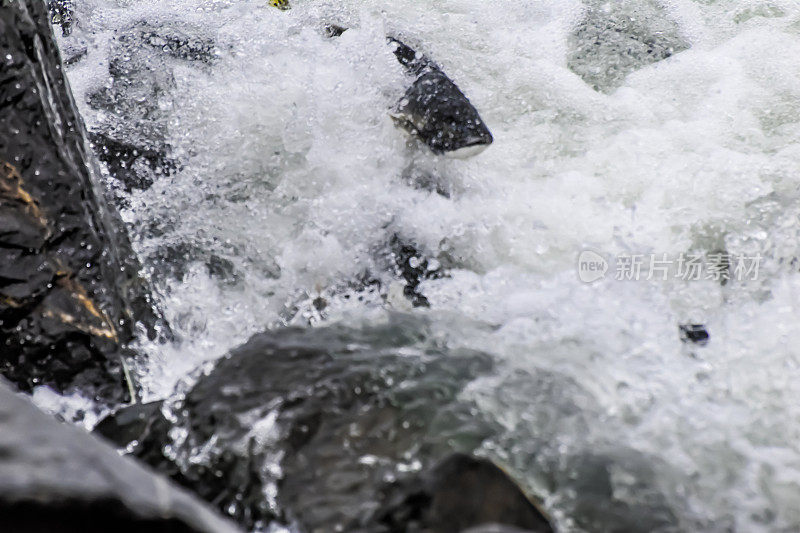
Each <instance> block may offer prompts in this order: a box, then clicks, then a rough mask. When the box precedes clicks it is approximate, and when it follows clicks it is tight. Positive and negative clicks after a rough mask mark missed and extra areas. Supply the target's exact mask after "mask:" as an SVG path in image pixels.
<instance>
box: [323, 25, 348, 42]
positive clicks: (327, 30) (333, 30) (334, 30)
mask: <svg viewBox="0 0 800 533" xmlns="http://www.w3.org/2000/svg"><path fill="white" fill-rule="evenodd" d="M346 31H347V28H343V27H342V26H339V25H338V24H326V25H325V27H324V28H323V32H324V34H325V37H328V38H329V39H332V38H334V37H339V36H340V35H342V34H343V33H344V32H346Z"/></svg>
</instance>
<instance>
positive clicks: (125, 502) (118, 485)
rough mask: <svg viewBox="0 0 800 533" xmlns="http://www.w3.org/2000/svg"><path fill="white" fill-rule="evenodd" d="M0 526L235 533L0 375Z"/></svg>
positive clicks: (37, 530) (80, 532)
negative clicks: (59, 418)
mask: <svg viewBox="0 0 800 533" xmlns="http://www.w3.org/2000/svg"><path fill="white" fill-rule="evenodd" d="M0 530H2V531H4V532H9V533H12V532H13V533H50V532H55V531H57V532H59V533H101V532H106V531H118V532H142V533H144V532H148V533H149V532H156V533H162V532H163V533H167V532H170V533H184V532H185V533H190V532H198V533H200V532H203V533H235V532H236V531H238V529H237V528H236V526H235V525H233V524H232V523H229V522H227V521H226V520H223V519H222V518H220V517H219V516H217V515H215V514H214V512H213V511H211V510H210V509H209V508H208V507H206V505H205V504H203V503H201V502H199V501H197V500H196V499H195V498H194V497H193V496H192V495H190V494H188V493H187V492H186V491H184V490H182V489H180V488H178V487H176V486H175V485H173V484H172V483H171V482H169V481H168V480H167V479H165V478H163V477H162V476H160V475H158V474H155V473H153V472H151V471H149V470H147V469H145V468H143V467H142V466H140V465H138V464H136V463H135V462H133V461H132V460H130V459H127V458H124V457H120V456H119V454H118V453H117V452H116V451H115V450H114V449H113V448H112V447H110V446H109V445H107V444H105V443H103V442H100V441H98V440H97V439H95V438H93V437H91V436H90V435H87V434H85V433H84V432H83V431H81V430H79V429H78V428H75V427H70V426H68V425H66V424H61V423H58V422H56V421H55V420H54V419H52V418H50V417H49V416H47V415H45V414H43V413H41V412H39V411H38V410H37V409H36V407H34V406H33V404H32V403H31V402H30V400H28V399H27V398H24V397H22V396H20V395H19V394H16V393H14V392H12V389H11V387H10V384H9V383H8V382H6V381H5V380H3V379H2V378H0Z"/></svg>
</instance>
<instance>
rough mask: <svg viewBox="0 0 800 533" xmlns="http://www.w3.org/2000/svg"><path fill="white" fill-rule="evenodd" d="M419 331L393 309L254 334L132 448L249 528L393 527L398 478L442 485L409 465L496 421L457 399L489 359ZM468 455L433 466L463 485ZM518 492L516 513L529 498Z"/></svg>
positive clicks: (469, 440)
mask: <svg viewBox="0 0 800 533" xmlns="http://www.w3.org/2000/svg"><path fill="white" fill-rule="evenodd" d="M423 337H424V327H423V328H420V323H419V321H418V320H416V319H412V318H410V317H405V316H395V317H393V318H392V319H391V320H390V321H389V323H387V324H385V325H382V326H373V327H369V328H366V329H351V328H342V327H327V328H317V329H307V330H303V329H293V328H292V329H284V330H280V331H276V332H271V333H268V334H262V335H256V336H255V337H253V338H252V339H251V340H250V341H249V342H248V343H246V344H245V345H244V346H242V347H240V348H238V349H236V350H234V351H233V352H231V353H230V354H229V355H227V356H226V357H225V358H224V359H222V360H220V361H219V362H218V364H217V365H216V367H215V368H214V369H213V370H211V371H210V372H209V373H208V374H207V375H205V376H203V377H201V378H200V380H199V381H198V382H197V384H196V385H195V386H194V387H193V388H192V389H191V390H189V391H188V392H187V393H186V395H185V399H184V400H183V401H182V402H180V403H179V404H178V405H175V406H173V408H172V410H171V412H172V415H173V416H175V418H176V425H175V429H173V430H172V431H171V432H170V433H169V435H168V434H166V432H165V433H163V434H162V435H157V432H152V431H151V432H150V433H149V434H147V435H144V436H143V437H142V438H141V439H140V441H141V442H147V443H148V445H147V446H146V448H145V449H140V450H139V451H138V452H137V455H138V456H139V457H140V458H142V459H144V460H145V461H147V462H148V463H150V464H151V465H154V466H156V467H157V468H158V469H159V470H162V471H165V472H168V473H170V474H171V475H172V476H173V477H174V478H175V479H176V480H178V481H179V482H180V483H182V484H184V485H185V486H188V487H190V488H192V489H193V490H195V491H196V492H197V493H198V494H200V495H201V496H202V497H203V498H204V499H206V500H208V501H212V502H214V503H215V504H217V505H218V506H219V507H220V508H221V509H222V510H223V511H224V512H226V513H228V514H229V515H231V516H233V517H235V518H236V519H237V520H238V521H240V523H242V524H243V525H244V526H245V527H248V528H250V527H253V526H258V525H259V524H260V525H265V524H266V523H268V522H269V521H271V520H275V519H277V520H280V521H282V522H284V523H291V524H296V525H297V526H299V527H300V529H301V530H302V531H308V532H314V531H337V530H340V531H369V532H378V531H396V530H397V529H396V528H395V526H393V525H392V524H391V520H399V519H400V518H399V516H400V514H398V513H401V511H400V509H399V508H396V507H393V506H391V505H389V504H391V503H392V502H395V499H396V498H397V495H398V494H408V492H407V491H406V489H405V488H404V487H406V488H408V487H414V486H415V485H414V483H415V481H414V480H418V485H419V483H421V484H422V485H419V486H422V487H427V488H425V489H424V490H434V491H438V490H440V488H441V487H440V486H439V485H436V482H434V481H430V483H434V484H433V485H430V483H429V481H428V478H424V480H425V481H419V480H420V479H422V478H419V473H421V472H422V473H424V472H428V471H430V470H431V469H432V468H433V467H434V465H435V464H436V463H438V462H439V461H440V460H442V459H443V458H445V457H447V456H449V455H450V454H452V453H453V452H465V453H469V452H471V451H473V450H475V449H476V448H477V447H478V446H479V445H480V443H481V442H482V441H483V440H484V439H485V438H486V437H487V436H488V435H489V434H491V433H492V432H493V431H496V427H495V425H494V423H493V422H492V421H490V420H487V419H485V418H484V417H483V416H482V415H481V414H480V413H478V412H477V411H475V410H474V406H473V405H472V404H470V403H469V402H463V401H461V400H459V393H460V392H461V390H462V389H463V387H464V386H465V385H466V384H467V383H469V382H470V381H472V380H473V379H475V378H476V377H477V376H479V375H483V374H485V373H487V372H490V371H491V369H492V363H491V359H490V358H489V357H488V356H486V355H484V354H481V353H477V352H470V351H447V350H443V349H442V348H438V347H436V346H435V344H426V343H425V342H421V341H422V340H423ZM170 436H172V437H177V439H176V440H175V439H173V438H171V437H170ZM467 463H469V462H468V461H467ZM467 463H464V462H463V461H462V462H461V463H460V464H462V466H464V468H463V469H461V470H462V471H461V474H458V472H452V471H447V470H445V471H447V472H450V473H449V474H448V475H452V476H455V477H452V478H451V480H450V482H449V483H452V484H453V486H454V487H457V486H459V485H458V484H459V483H462V484H464V485H463V486H464V488H465V490H467V488H468V487H469V483H468V481H469V479H472V478H470V474H469V473H468V471H469V469H470V468H472V467H471V466H469V465H470V464H471V463H470V464H467ZM481 464H483V463H481ZM477 468H478V470H479V471H480V476H484V474H487V472H486V469H487V468H488V467H485V466H480V467H477ZM445 471H442V470H439V471H438V472H440V473H441V472H445ZM459 475H463V476H465V477H462V478H459V477H458V476H459ZM431 479H440V477H439V478H437V477H436V475H434V478H431ZM486 479H487V483H488V480H489V479H492V480H495V478H494V477H492V476H489V475H487V476H486ZM492 483H494V481H492ZM401 484H402V485H401ZM395 485H396V487H395V489H394V490H393V486H395ZM437 487H438V488H437ZM472 487H473V488H472V489H470V490H477V489H476V488H475V487H474V486H472ZM471 494H473V495H474V494H477V493H475V492H472V493H471ZM442 497H443V498H445V499H444V500H441V501H442V502H451V500H448V499H447V498H449V496H444V495H443V496H442ZM476 497H477V496H476ZM436 501H439V500H436ZM517 501H518V502H522V500H517ZM524 502H525V506H527V507H525V509H526V510H522V511H519V512H521V513H523V514H524V513H527V512H529V511H530V506H531V505H530V503H529V502H527V499H525V501H524ZM451 503H452V502H451ZM462 503H463V505H464V506H469V505H472V503H471V500H467V499H465V500H464V501H463V502H462ZM452 504H453V505H457V504H456V503H452ZM387 505H389V507H387ZM448 505H450V503H448ZM514 505H515V506H516V504H514ZM520 505H521V504H520ZM515 508H516V507H515ZM382 509H383V510H384V512H381V510H382ZM420 510H421V511H423V509H422V508H420ZM440 511H441V509H440V506H438V504H437V505H435V506H434V507H432V508H427V507H426V509H425V510H424V514H425V516H428V517H429V518H430V520H434V521H435V520H438V518H437V517H438V516H439V514H437V513H440ZM445 511H446V513H450V512H451V511H450V510H447V509H446V510H445ZM403 512H405V511H403ZM443 512H444V511H443ZM465 512H466V511H465ZM469 512H473V511H472V510H470V511H469ZM431 513H432V514H431ZM390 516H393V517H394V518H390ZM447 516H450V514H447ZM478 516H479V517H483V516H491V517H494V516H495V515H492V514H491V513H490V512H489V511H488V510H487V511H486V512H485V513H482V512H479V513H478ZM526 516H527V515H526ZM542 522H543V523H544V519H542ZM433 523H434V522H431V524H433ZM506 523H508V522H506ZM524 523H527V522H524ZM511 524H512V525H515V524H516V525H520V524H521V523H519V522H511ZM469 525H478V524H477V523H471V524H469ZM393 528H394V529H393ZM409 531H411V530H410V529H409ZM434 531H438V530H434ZM442 531H449V530H448V529H444V530H442Z"/></svg>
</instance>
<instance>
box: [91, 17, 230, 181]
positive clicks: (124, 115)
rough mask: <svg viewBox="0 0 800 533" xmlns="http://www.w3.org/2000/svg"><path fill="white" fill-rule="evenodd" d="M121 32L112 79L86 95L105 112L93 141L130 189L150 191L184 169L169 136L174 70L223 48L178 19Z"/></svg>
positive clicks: (112, 55)
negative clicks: (174, 154) (161, 180)
mask: <svg viewBox="0 0 800 533" xmlns="http://www.w3.org/2000/svg"><path fill="white" fill-rule="evenodd" d="M116 36H117V37H116V39H115V40H114V41H113V44H112V46H111V50H110V52H109V64H108V75H109V78H111V79H112V80H113V83H110V84H108V85H107V86H105V87H102V88H100V89H98V90H95V91H94V92H92V93H90V94H89V95H88V97H87V102H88V104H89V106H90V107H91V108H92V109H96V110H101V111H104V112H105V113H104V119H103V121H102V123H101V124H99V125H97V126H95V128H96V130H95V131H93V132H92V142H93V143H94V145H95V149H96V152H97V154H98V157H99V158H100V160H101V161H102V162H103V163H105V164H106V168H107V169H108V171H109V174H110V175H111V177H113V178H115V179H117V180H119V181H120V182H121V183H122V185H123V187H124V188H125V190H126V191H128V192H130V191H131V190H133V189H139V190H146V189H148V188H149V187H150V186H151V185H152V184H153V183H154V182H155V181H156V180H157V179H159V178H160V177H162V176H169V175H172V174H173V173H175V172H176V171H177V170H179V169H180V168H181V163H180V161H178V159H177V158H176V157H174V156H173V153H172V152H173V149H172V146H171V145H170V143H169V142H168V140H167V139H168V138H169V116H170V112H169V108H170V107H171V106H172V97H171V94H172V92H173V91H174V90H175V87H176V82H175V75H174V69H175V68H176V66H177V65H179V64H181V63H185V62H192V63H195V64H202V65H211V64H213V63H214V62H215V61H216V60H217V58H218V57H219V50H218V49H217V47H216V45H215V43H214V42H213V41H212V40H210V39H208V38H206V37H200V36H197V35H195V30H193V28H191V27H190V26H188V25H183V24H180V23H173V22H165V23H164V24H163V25H162V26H153V25H151V24H147V23H144V22H139V23H136V24H133V25H131V26H128V27H124V28H121V29H119V30H118V31H117V32H116Z"/></svg>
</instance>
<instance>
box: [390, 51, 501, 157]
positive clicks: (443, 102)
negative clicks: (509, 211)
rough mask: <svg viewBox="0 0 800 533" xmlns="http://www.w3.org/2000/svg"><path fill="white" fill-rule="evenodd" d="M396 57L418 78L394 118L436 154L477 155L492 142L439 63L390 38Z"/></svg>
mask: <svg viewBox="0 0 800 533" xmlns="http://www.w3.org/2000/svg"><path fill="white" fill-rule="evenodd" d="M389 42H390V44H391V45H392V46H393V47H394V54H395V56H396V57H397V60H398V61H399V62H400V63H401V64H402V65H403V66H404V67H405V69H406V71H407V72H408V74H410V75H412V76H414V78H415V80H414V83H413V84H412V85H411V87H409V88H408V90H407V91H406V92H405V94H404V95H403V97H402V98H401V99H400V101H399V102H398V103H397V105H396V106H395V109H394V111H393V117H394V118H395V120H396V121H397V123H398V124H400V125H401V126H402V127H404V128H405V129H406V130H408V131H409V132H410V133H412V134H413V135H416V136H417V137H419V138H420V139H421V140H422V141H423V142H425V144H426V145H428V147H429V148H430V149H431V150H432V151H433V152H434V153H436V154H447V155H449V156H451V157H469V156H472V155H476V154H478V153H480V152H482V151H483V150H484V149H486V147H487V146H489V145H490V144H492V141H493V140H494V139H493V138H492V134H491V132H489V129H488V128H487V127H486V124H484V122H483V120H482V119H481V117H480V115H479V114H478V111H477V110H476V109H475V107H474V106H473V105H472V104H471V103H470V101H469V99H468V98H467V97H466V96H464V93H462V92H461V90H460V89H459V88H458V87H457V86H456V84H455V83H453V81H452V80H451V79H450V78H448V77H447V75H446V74H445V73H444V72H442V69H441V68H439V66H438V65H436V64H435V63H433V62H432V61H431V60H430V59H428V58H427V57H425V56H423V55H421V54H418V53H417V52H415V51H414V50H413V49H411V48H410V47H409V46H407V45H405V44H404V43H402V42H400V41H398V40H397V39H394V38H390V39H389Z"/></svg>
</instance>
